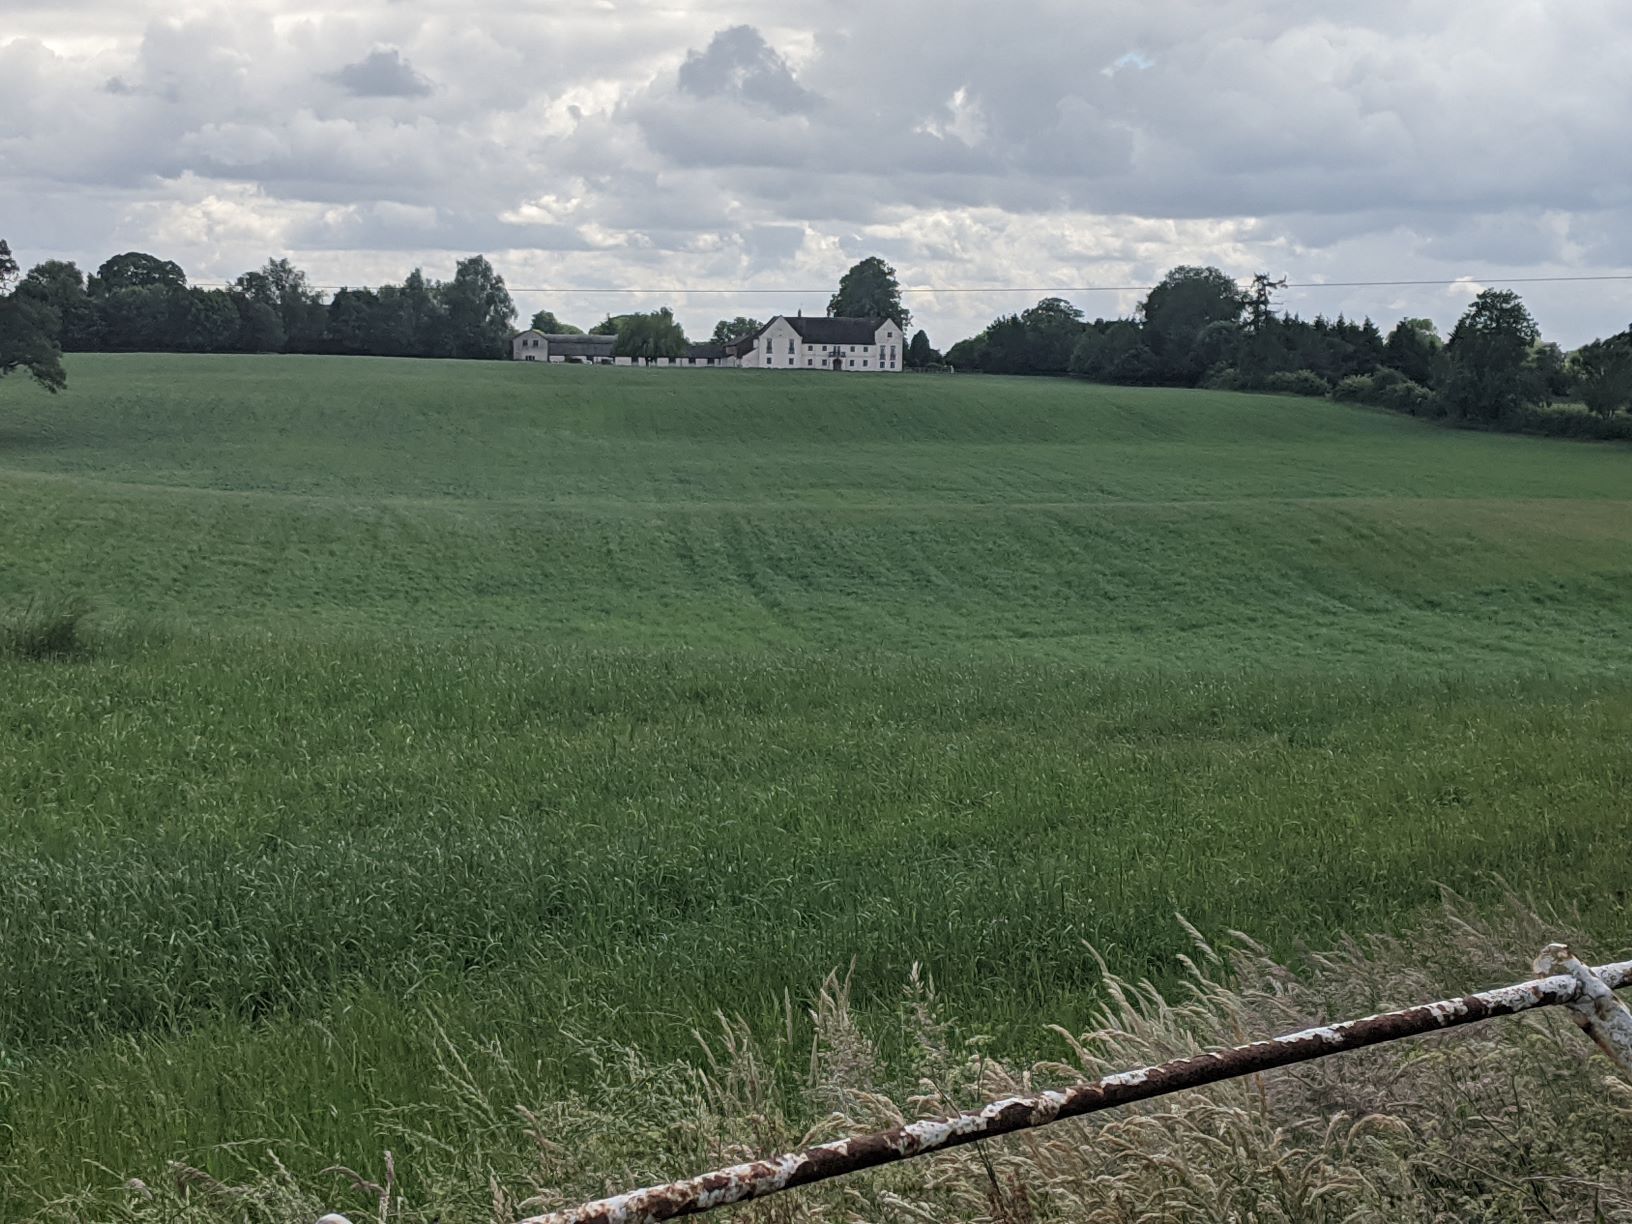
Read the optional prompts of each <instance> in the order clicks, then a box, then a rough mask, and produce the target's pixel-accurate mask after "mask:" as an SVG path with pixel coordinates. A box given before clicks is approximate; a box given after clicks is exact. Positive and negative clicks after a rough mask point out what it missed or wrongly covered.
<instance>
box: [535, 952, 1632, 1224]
mask: <svg viewBox="0 0 1632 1224" xmlns="http://www.w3.org/2000/svg"><path fill="white" fill-rule="evenodd" d="M1561 946H1562V945H1555V948H1556V947H1561ZM1552 951H1553V949H1549V952H1552ZM1564 952H1565V954H1566V955H1567V954H1568V949H1564ZM1545 955H1546V954H1545V953H1544V956H1545ZM1570 959H1571V960H1573V958H1570ZM1540 964H1541V962H1538V972H1546V970H1545V969H1541V968H1539V966H1540ZM1574 964H1575V966H1576V968H1579V969H1580V973H1576V972H1574V971H1573V970H1569V969H1566V971H1564V972H1561V973H1558V974H1555V975H1553V976H1550V977H1546V978H1540V979H1537V980H1535V981H1530V982H1521V983H1519V984H1517V985H1514V986H1502V987H1499V988H1497V989H1495V990H1486V991H1481V992H1480V993H1479V994H1471V995H1466V996H1464V997H1462V998H1460V999H1446V1000H1443V1001H1441V1002H1438V1003H1425V1004H1422V1005H1420V1006H1417V1007H1408V1008H1405V1009H1404V1010H1403V1011H1394V1012H1385V1013H1383V1014H1382V1015H1377V1016H1367V1017H1366V1018H1365V1019H1363V1020H1347V1021H1344V1022H1342V1023H1340V1024H1329V1025H1322V1026H1320V1027H1318V1028H1311V1029H1304V1030H1303V1031H1302V1032H1298V1033H1288V1034H1287V1035H1285V1036H1284V1037H1275V1038H1273V1039H1271V1040H1269V1041H1257V1042H1253V1043H1252V1044H1251V1045H1244V1046H1236V1047H1234V1048H1233V1049H1227V1050H1219V1051H1216V1052H1213V1053H1207V1054H1195V1055H1191V1056H1190V1057H1188V1058H1176V1059H1174V1060H1172V1061H1171V1062H1165V1063H1162V1064H1160V1065H1158V1066H1154V1067H1143V1068H1141V1069H1139V1070H1137V1071H1123V1072H1121V1073H1119V1074H1116V1075H1107V1076H1106V1077H1105V1078H1103V1079H1100V1080H1096V1081H1094V1082H1093V1083H1091V1084H1080V1085H1078V1086H1077V1087H1075V1088H1069V1089H1065V1090H1063V1091H1056V1092H1043V1093H1039V1094H1037V1095H1035V1096H1025V1097H1012V1098H1010V1099H1008V1100H1003V1101H993V1102H992V1103H991V1104H990V1105H987V1106H985V1107H984V1108H983V1109H977V1110H971V1111H970V1112H968V1113H961V1114H958V1115H957V1116H955V1117H951V1118H941V1119H934V1120H929V1121H923V1122H913V1123H910V1124H908V1125H906V1126H900V1127H897V1128H895V1129H894V1130H888V1131H884V1132H882V1133H880V1134H876V1135H862V1136H859V1137H857V1138H854V1139H842V1140H839V1141H838V1142H835V1143H824V1144H820V1145H819V1146H817V1147H813V1148H807V1149H805V1150H804V1151H802V1152H791V1153H789V1154H787V1155H785V1156H778V1157H776V1158H774V1159H772V1160H756V1161H753V1162H751V1163H749V1164H741V1165H736V1166H734V1167H733V1168H729V1169H721V1170H720V1171H718V1172H715V1173H705V1174H703V1175H702V1176H701V1177H693V1178H690V1179H688V1180H686V1181H678V1182H672V1183H670V1184H669V1185H666V1186H650V1187H648V1188H646V1189H644V1190H634V1191H631V1192H630V1193H628V1194H620V1195H618V1196H616V1197H615V1198H609V1199H602V1200H600V1201H599V1202H594V1203H587V1204H585V1205H584V1206H582V1207H575V1208H572V1209H571V1210H567V1211H558V1212H555V1213H553V1214H550V1215H543V1216H534V1217H532V1218H530V1219H527V1220H523V1221H521V1224H655V1222H656V1221H659V1220H672V1219H675V1218H677V1217H679V1216H687V1215H696V1214H697V1213H699V1212H703V1211H711V1210H713V1209H714V1208H716V1207H725V1206H729V1205H730V1204H732V1203H742V1202H746V1201H748V1200H749V1199H756V1198H763V1197H764V1196H766V1195H768V1194H776V1193H779V1192H780V1191H783V1190H791V1189H793V1188H795V1187H797V1186H808V1185H810V1184H811V1183H812V1182H819V1181H826V1180H827V1179H828V1178H830V1177H839V1176H841V1175H843V1174H846V1173H855V1172H858V1171H860V1170H862V1169H872V1168H877V1167H878V1166H880V1165H886V1164H893V1163H895V1162H896V1161H900V1160H909V1159H911V1158H912V1157H914V1156H922V1155H924V1154H926V1153H928V1152H935V1151H941V1150H943V1149H946V1148H954V1147H959V1146H961V1145H963V1144H965V1143H974V1142H976V1141H978V1140H981V1139H991V1138H994V1137H995V1136H998V1135H1007V1134H1010V1133H1011V1132H1013V1131H1018V1130H1028V1129H1030V1128H1032V1127H1037V1126H1047V1125H1048V1124H1049V1123H1051V1122H1058V1121H1060V1120H1062V1119H1065V1118H1080V1117H1082V1116H1083V1115H1085V1114H1091V1113H1097V1112H1098V1111H1099V1110H1102V1109H1109V1108H1111V1107H1113V1106H1117V1105H1127V1104H1131V1103H1132V1102H1134V1101H1143V1100H1148V1099H1149V1098H1151V1097H1158V1096H1164V1095H1166V1094H1167V1093H1170V1092H1177V1091H1179V1090H1181V1089H1184V1088H1199V1087H1201V1086H1203V1085H1205V1084H1215V1083H1218V1082H1219V1081H1221V1080H1229V1079H1237V1078H1239V1077H1241V1076H1243V1075H1253V1074H1256V1073H1257V1072H1260V1071H1269V1070H1272V1069H1274V1068H1276V1067H1284V1066H1287V1065H1288V1064H1290V1063H1297V1062H1309V1061H1311V1060H1313V1059H1317V1058H1325V1057H1327V1056H1329V1055H1332V1054H1338V1053H1341V1052H1342V1051H1344V1050H1358V1049H1361V1048H1363V1047H1365V1046H1372V1045H1379V1044H1381V1043H1383V1042H1386V1041H1398V1040H1399V1039H1400V1038H1402V1037H1416V1036H1421V1035H1422V1034H1424V1033H1433V1032H1438V1031H1440V1030H1443V1029H1449V1028H1458V1027H1460V1026H1462V1025H1465V1024H1476V1023H1478V1022H1479V1021H1481V1020H1490V1019H1494V1018H1495V1017H1497V1016H1511V1015H1516V1014H1517V1013H1519V1012H1524V1011H1529V1010H1531V1009H1532V1008H1537V1007H1560V1006H1568V1007H1571V1008H1575V1009H1580V1008H1584V1009H1586V1010H1587V1011H1592V1012H1593V1014H1594V1016H1597V1015H1598V1014H1599V1013H1600V1012H1603V1011H1605V1010H1606V1009H1604V1008H1602V1007H1601V1006H1600V1005H1601V1004H1602V996H1603V995H1608V996H1609V1001H1610V1003H1611V1004H1613V1007H1614V1008H1619V1009H1620V1011H1621V1012H1622V1013H1625V1011H1626V1009H1625V1008H1624V1007H1622V1005H1621V1003H1620V1001H1619V1000H1618V999H1616V998H1615V997H1614V995H1613V994H1612V993H1611V991H1612V990H1615V989H1619V988H1621V987H1624V986H1632V961H1624V962H1622V963H1620V964H1615V965H1605V966H1602V967H1601V968H1597V969H1587V968H1586V967H1585V966H1583V965H1581V964H1580V962H1579V961H1576V962H1574ZM1560 967H1561V968H1563V966H1562V965H1561V966H1560ZM1599 992H1601V993H1599ZM1609 1010H1610V1012H1611V1013H1612V1010H1613V1009H1609ZM1575 1014H1576V1015H1577V1018H1578V1020H1579V1021H1580V1022H1581V1023H1582V1025H1583V1027H1587V1025H1586V1018H1585V1015H1584V1013H1583V1012H1582V1011H1576V1012H1575ZM1628 1019H1629V1023H1632V1017H1629V1018H1628ZM1588 1031H1589V1032H1591V1031H1592V1030H1591V1029H1589V1030H1588ZM1593 1035H1594V1039H1595V1040H1597V1039H1598V1036H1597V1033H1596V1032H1594V1034H1593ZM1622 1036H1623V1037H1627V1038H1628V1039H1632V1028H1628V1029H1626V1030H1625V1031H1624V1032H1623V1033H1622ZM1603 1044H1604V1043H1603V1042H1602V1041H1600V1045H1603ZM1628 1049H1629V1050H1632V1046H1629V1047H1628ZM1605 1051H1606V1053H1609V1054H1610V1056H1611V1057H1614V1058H1617V1061H1619V1056H1618V1055H1617V1054H1616V1053H1615V1052H1614V1050H1613V1049H1611V1047H1610V1046H1605ZM1622 1065H1623V1066H1625V1065H1626V1064H1624V1063H1623V1064H1622Z"/></svg>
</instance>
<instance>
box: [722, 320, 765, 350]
mask: <svg viewBox="0 0 1632 1224" xmlns="http://www.w3.org/2000/svg"><path fill="white" fill-rule="evenodd" d="M763 326H764V324H763V323H761V322H760V321H759V320H758V319H750V318H749V317H748V316H747V315H738V316H737V317H736V318H734V319H721V320H720V321H719V322H718V323H716V324H714V334H713V335H712V336H711V337H710V339H711V340H712V341H713V342H714V343H715V344H730V343H731V342H732V341H733V340H741V339H743V338H744V337H747V336H751V335H753V334H754V333H755V332H757V331H758V330H759V329H760V328H761V327H763Z"/></svg>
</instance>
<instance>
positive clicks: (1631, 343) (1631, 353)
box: [1566, 327, 1632, 417]
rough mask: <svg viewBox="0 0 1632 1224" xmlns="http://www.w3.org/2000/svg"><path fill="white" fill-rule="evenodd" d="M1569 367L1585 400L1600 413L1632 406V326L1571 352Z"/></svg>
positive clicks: (1578, 390) (1579, 392)
mask: <svg viewBox="0 0 1632 1224" xmlns="http://www.w3.org/2000/svg"><path fill="white" fill-rule="evenodd" d="M1566 369H1567V371H1568V373H1569V376H1570V382H1571V385H1572V387H1573V388H1574V391H1575V393H1576V394H1577V395H1578V396H1580V397H1581V402H1582V403H1583V404H1585V405H1586V406H1587V407H1588V408H1590V409H1591V410H1592V411H1593V412H1596V413H1598V414H1599V415H1600V416H1606V417H1607V416H1613V415H1614V414H1615V413H1617V412H1619V411H1621V410H1622V409H1632V327H1629V328H1627V330H1626V331H1624V332H1621V333H1620V334H1619V335H1616V336H1611V337H1609V338H1608V339H1607V340H1594V341H1593V342H1592V343H1591V344H1584V345H1582V346H1581V347H1580V348H1578V349H1577V350H1576V351H1575V352H1574V353H1572V354H1570V358H1569V361H1568V362H1567V364H1566Z"/></svg>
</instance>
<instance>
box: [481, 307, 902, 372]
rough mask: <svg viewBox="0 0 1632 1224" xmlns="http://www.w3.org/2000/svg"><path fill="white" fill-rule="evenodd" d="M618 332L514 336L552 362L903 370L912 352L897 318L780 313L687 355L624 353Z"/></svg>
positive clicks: (525, 349)
mask: <svg viewBox="0 0 1632 1224" xmlns="http://www.w3.org/2000/svg"><path fill="white" fill-rule="evenodd" d="M616 344H617V338H616V337H615V336H579V335H570V336H568V335H552V334H548V333H545V332H541V331H537V330H535V329H532V328H529V329H528V330H526V331H524V332H518V333H517V334H516V335H515V336H513V337H512V338H511V341H510V356H511V357H512V358H513V359H514V360H516V361H539V362H544V363H547V364H551V365H560V364H561V363H563V362H583V363H585V364H590V365H651V366H667V367H671V368H672V367H675V366H682V367H691V368H707V367H715V368H719V367H740V368H742V369H749V370H840V371H844V372H846V373H850V372H854V373H866V374H873V373H886V374H887V373H892V372H899V371H900V369H901V367H902V362H903V360H904V358H905V356H906V345H905V343H904V338H903V335H902V331H901V325H900V324H899V323H898V322H896V321H895V320H894V319H848V318H834V317H831V316H828V317H820V316H812V317H810V318H806V317H804V316H803V315H792V316H789V315H778V316H777V317H776V318H774V319H772V320H771V321H770V322H769V323H767V324H765V325H764V326H763V327H761V328H760V329H759V330H758V331H757V332H755V333H754V334H753V335H751V336H745V337H743V338H742V339H741V340H735V341H732V342H731V343H730V344H723V345H722V344H693V345H691V346H690V348H689V349H687V351H686V354H685V355H684V356H681V357H648V358H634V357H619V356H617V355H616V354H614V352H613V348H614V346H615V345H616Z"/></svg>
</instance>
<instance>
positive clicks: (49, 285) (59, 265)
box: [17, 259, 102, 353]
mask: <svg viewBox="0 0 1632 1224" xmlns="http://www.w3.org/2000/svg"><path fill="white" fill-rule="evenodd" d="M17 291H18V292H19V293H25V294H28V295H29V296H31V297H34V298H36V299H38V300H39V301H41V302H44V303H45V304H46V305H47V306H49V307H50V308H51V309H52V310H54V311H56V312H57V318H58V319H59V320H60V321H61V331H60V333H59V334H58V337H57V339H58V342H59V343H60V344H61V345H62V347H63V349H64V350H66V351H68V352H71V353H81V352H89V351H93V350H95V349H97V348H100V347H101V344H102V322H101V316H100V315H99V314H98V313H97V309H96V303H95V302H93V301H92V300H91V297H90V294H89V293H88V292H86V288H85V277H84V274H83V273H81V272H80V270H79V268H78V267H77V266H76V265H74V264H71V263H67V262H65V261H63V260H60V259H47V260H45V261H44V262H43V263H38V264H35V265H34V266H33V267H32V268H30V269H29V270H28V275H27V276H25V277H23V280H22V283H21V284H20V285H18V287H17Z"/></svg>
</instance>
